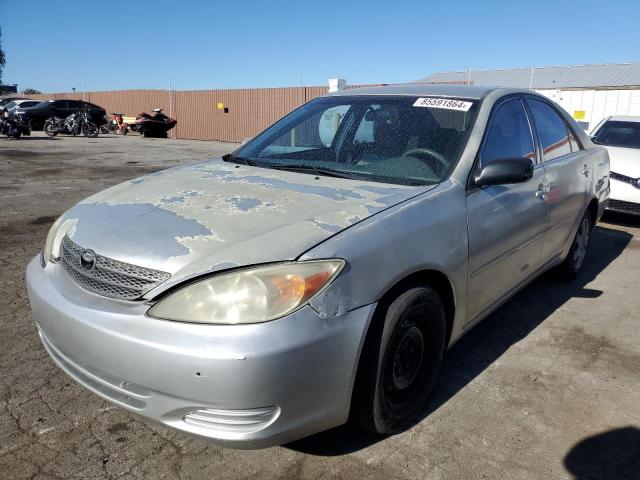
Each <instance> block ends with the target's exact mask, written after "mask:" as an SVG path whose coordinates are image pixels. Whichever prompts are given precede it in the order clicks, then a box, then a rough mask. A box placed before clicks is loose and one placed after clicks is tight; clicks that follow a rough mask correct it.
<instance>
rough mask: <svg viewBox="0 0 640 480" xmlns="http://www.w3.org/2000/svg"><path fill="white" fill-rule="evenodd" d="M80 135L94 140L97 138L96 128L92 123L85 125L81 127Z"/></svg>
mask: <svg viewBox="0 0 640 480" xmlns="http://www.w3.org/2000/svg"><path fill="white" fill-rule="evenodd" d="M82 134H83V135H84V136H85V137H90V138H96V137H97V136H98V127H96V126H95V125H94V124H93V123H92V122H89V123H85V124H84V125H83V126H82Z"/></svg>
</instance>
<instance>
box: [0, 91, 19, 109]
mask: <svg viewBox="0 0 640 480" xmlns="http://www.w3.org/2000/svg"><path fill="white" fill-rule="evenodd" d="M23 99H24V97H20V96H18V95H6V96H4V97H0V113H2V112H4V106H5V105H6V104H7V103H9V102H13V101H14V100H23Z"/></svg>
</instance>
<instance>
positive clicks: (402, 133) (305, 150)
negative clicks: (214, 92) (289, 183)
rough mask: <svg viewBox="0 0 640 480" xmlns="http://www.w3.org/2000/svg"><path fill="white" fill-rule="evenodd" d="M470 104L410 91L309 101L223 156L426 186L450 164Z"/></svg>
mask: <svg viewBox="0 0 640 480" xmlns="http://www.w3.org/2000/svg"><path fill="white" fill-rule="evenodd" d="M476 111H477V102H473V101H467V100H457V99H456V100H451V99H443V98H432V97H417V96H413V97H409V96H364V95H362V96H360V95H359V96H355V95H354V96H336V97H325V98H319V99H316V100H313V101H311V102H309V103H307V104H306V105H303V106H302V107H300V108H299V109H297V110H295V111H294V112H292V113H291V114H289V115H287V116H286V117H284V118H283V119H282V120H280V121H278V122H276V123H275V124H274V125H273V126H271V127H270V128H268V129H267V130H265V131H264V132H263V133H262V134H260V135H258V136H257V137H256V138H255V139H253V140H252V141H251V142H249V143H248V144H247V145H245V146H244V147H242V148H240V149H239V150H237V151H236V152H235V153H234V154H233V155H232V156H229V157H227V160H228V161H235V162H239V163H250V164H252V165H256V166H260V167H266V168H277V169H284V170H293V171H301V172H308V173H310V174H314V175H330V176H339V177H345V178H357V179H360V180H371V181H377V182H386V183H396V184H404V185H430V184H435V183H440V182H442V181H443V180H444V179H446V178H447V177H448V176H449V175H450V174H451V171H452V170H453V168H454V167H455V165H456V163H457V161H458V158H459V157H460V154H461V153H462V150H463V148H464V145H465V143H466V140H467V136H468V133H469V131H470V129H471V127H472V125H473V120H474V118H475V114H476Z"/></svg>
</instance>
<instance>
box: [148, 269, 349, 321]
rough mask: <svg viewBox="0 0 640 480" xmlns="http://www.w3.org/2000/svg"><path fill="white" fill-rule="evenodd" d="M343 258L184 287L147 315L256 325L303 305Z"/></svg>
mask: <svg viewBox="0 0 640 480" xmlns="http://www.w3.org/2000/svg"><path fill="white" fill-rule="evenodd" d="M343 266H344V260H339V259H336V260H319V261H311V262H299V263H293V262H292V263H283V264H277V265H267V266H263V267H256V268H251V269H246V270H238V271H235V272H231V273H227V274H221V275H217V276H214V277H211V278H207V279H206V280H200V281H198V282H195V283H192V284H190V285H187V286H185V287H183V288H181V289H180V290H177V291H176V292H174V293H172V294H170V295H169V296H167V297H166V298H164V299H162V300H160V301H159V302H158V303H157V304H156V305H154V306H153V307H151V308H150V309H149V311H148V315H149V316H151V317H155V318H161V319H165V320H176V321H179V322H194V323H215V324H226V325H230V324H238V323H259V322H267V321H269V320H274V319H276V318H280V317H283V316H285V315H287V314H289V313H291V312H294V311H295V310H297V309H299V308H301V307H303V306H304V305H306V304H307V303H308V302H309V301H310V300H311V299H312V298H313V297H315V296H316V295H318V294H319V293H320V292H322V291H323V290H324V289H325V288H326V287H327V286H329V284H330V283H331V281H332V280H333V279H334V278H335V277H336V276H337V275H338V273H340V270H341V269H342V267H343Z"/></svg>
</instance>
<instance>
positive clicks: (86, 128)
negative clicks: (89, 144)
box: [43, 109, 98, 138]
mask: <svg viewBox="0 0 640 480" xmlns="http://www.w3.org/2000/svg"><path fill="white" fill-rule="evenodd" d="M43 130H44V133H46V134H47V135H48V136H50V137H55V136H56V135H58V134H59V133H62V134H67V135H73V136H74V137H75V136H76V135H80V134H82V135H84V136H85V137H91V138H95V137H97V136H98V127H96V125H95V124H94V123H93V122H92V121H91V119H90V118H89V111H88V110H87V109H83V110H80V111H78V112H75V113H72V114H71V115H69V116H68V117H67V118H59V117H51V118H48V119H47V120H46V121H45V122H44V127H43Z"/></svg>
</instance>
